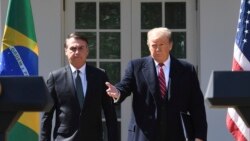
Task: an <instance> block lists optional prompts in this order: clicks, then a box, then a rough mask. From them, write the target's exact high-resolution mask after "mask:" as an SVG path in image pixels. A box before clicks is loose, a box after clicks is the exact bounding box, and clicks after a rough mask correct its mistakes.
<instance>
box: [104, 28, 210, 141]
mask: <svg viewBox="0 0 250 141" xmlns="http://www.w3.org/2000/svg"><path fill="white" fill-rule="evenodd" d="M147 38H148V40H147V44H148V47H149V51H150V54H151V55H150V56H148V57H144V58H140V59H136V60H132V61H130V62H129V64H128V67H127V69H126V71H125V75H124V77H123V78H122V80H121V81H120V82H119V83H117V84H116V85H115V86H113V85H112V84H110V83H109V82H107V83H106V85H107V86H108V87H109V88H108V89H107V93H108V95H109V96H111V97H113V99H114V100H115V102H116V103H120V102H122V101H123V100H124V99H125V98H126V97H127V96H129V95H130V94H131V93H132V96H133V101H132V115H131V120H130V124H129V128H128V141H185V140H186V136H185V134H184V130H186V129H184V127H183V126H182V125H183V124H182V120H181V116H180V114H181V113H185V114H186V115H189V116H191V119H190V121H189V122H190V123H191V127H192V130H193V132H194V133H193V136H194V137H193V140H195V141H206V138H207V121H206V112H205V106H204V98H203V94H202V91H201V89H200V86H199V81H198V78H197V74H196V71H195V68H194V66H193V65H191V64H189V63H187V62H185V61H181V60H177V59H175V58H174V57H173V56H172V55H170V51H171V49H172V46H173V41H172V37H171V31H170V30H169V29H167V28H164V27H159V28H154V29H152V30H150V31H149V32H148V35H147ZM161 69H162V70H161ZM160 74H163V75H162V76H163V78H161V79H160ZM158 78H159V79H158ZM162 79H163V80H162ZM162 89H163V90H162Z"/></svg>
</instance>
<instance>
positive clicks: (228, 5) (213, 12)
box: [200, 0, 240, 141]
mask: <svg viewBox="0 0 250 141" xmlns="http://www.w3.org/2000/svg"><path fill="white" fill-rule="evenodd" d="M239 8H240V0H200V51H201V53H200V56H201V57H200V58H201V60H200V63H201V64H200V68H201V69H200V70H201V87H202V90H203V92H204V94H205V90H206V87H207V84H208V79H209V76H210V73H211V71H212V70H231V64H232V57H233V44H234V37H235V33H236V26H237V21H238V15H239ZM207 118H208V141H233V138H232V136H231V134H229V132H228V130H227V128H226V121H225V119H226V108H220V109H214V108H213V109H212V108H209V107H208V106H207Z"/></svg>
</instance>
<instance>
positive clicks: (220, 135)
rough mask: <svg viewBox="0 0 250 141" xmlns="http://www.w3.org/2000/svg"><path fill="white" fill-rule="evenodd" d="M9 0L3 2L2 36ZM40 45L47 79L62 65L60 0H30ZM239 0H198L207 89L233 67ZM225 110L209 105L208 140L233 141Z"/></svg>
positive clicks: (42, 72)
mask: <svg viewBox="0 0 250 141" xmlns="http://www.w3.org/2000/svg"><path fill="white" fill-rule="evenodd" d="M7 2H8V0H1V1H0V27H1V29H0V31H1V33H0V37H1V36H2V32H3V26H4V22H5V16H6V15H5V11H6V7H7ZM31 4H32V10H33V17H34V22H35V28H36V35H37V40H38V44H39V49H40V53H39V75H41V76H44V77H45V79H46V78H47V75H48V73H49V72H50V71H51V70H54V69H56V68H59V67H60V66H61V65H62V63H63V62H62V61H61V60H62V59H61V53H62V52H63V50H62V49H63V45H62V44H61V42H62V39H63V38H62V37H63V34H64V33H63V30H61V29H62V28H63V22H62V17H63V13H62V9H61V8H62V6H61V5H62V1H61V0H31ZM239 6H240V0H199V11H200V13H199V15H200V17H199V21H198V24H200V25H199V27H200V37H199V38H200V42H199V44H200V74H201V77H200V78H201V81H200V82H201V87H202V91H203V92H204V94H205V92H206V88H207V83H208V79H209V76H210V73H211V71H212V70H231V64H232V55H233V44H234V37H235V31H236V24H237V20H238V13H239ZM225 117H226V109H211V108H209V107H207V118H208V141H233V139H232V136H231V134H229V132H228V130H227V129H226V124H225Z"/></svg>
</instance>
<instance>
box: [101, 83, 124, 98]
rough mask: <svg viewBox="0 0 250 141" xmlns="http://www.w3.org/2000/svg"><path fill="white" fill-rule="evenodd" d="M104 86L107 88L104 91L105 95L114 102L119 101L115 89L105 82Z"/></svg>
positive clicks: (118, 95) (118, 94)
mask: <svg viewBox="0 0 250 141" xmlns="http://www.w3.org/2000/svg"><path fill="white" fill-rule="evenodd" d="M105 84H106V85H107V86H108V89H107V90H106V92H107V94H108V95H109V96H110V97H112V98H113V99H114V100H117V99H119V97H120V92H119V91H118V90H117V89H116V87H115V86H114V85H112V84H111V83H109V82H106V83H105Z"/></svg>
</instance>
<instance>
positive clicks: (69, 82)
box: [65, 66, 77, 99]
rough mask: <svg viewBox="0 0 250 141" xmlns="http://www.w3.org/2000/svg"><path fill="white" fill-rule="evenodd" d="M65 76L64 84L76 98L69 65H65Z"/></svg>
mask: <svg viewBox="0 0 250 141" xmlns="http://www.w3.org/2000/svg"><path fill="white" fill-rule="evenodd" d="M65 70H66V71H65V78H66V81H65V82H66V86H67V87H68V86H69V89H70V92H71V93H72V94H73V96H74V97H75V98H76V99H77V97H76V96H75V85H74V81H73V75H72V72H71V69H70V66H66V67H65Z"/></svg>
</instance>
